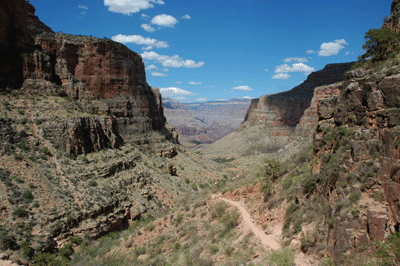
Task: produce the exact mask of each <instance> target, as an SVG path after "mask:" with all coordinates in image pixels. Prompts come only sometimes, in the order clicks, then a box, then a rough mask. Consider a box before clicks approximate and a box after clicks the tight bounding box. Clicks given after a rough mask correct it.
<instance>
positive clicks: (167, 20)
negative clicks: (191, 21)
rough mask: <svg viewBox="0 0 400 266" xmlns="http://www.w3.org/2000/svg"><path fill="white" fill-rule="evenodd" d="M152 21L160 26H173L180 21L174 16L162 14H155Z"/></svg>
mask: <svg viewBox="0 0 400 266" xmlns="http://www.w3.org/2000/svg"><path fill="white" fill-rule="evenodd" d="M151 23H153V24H155V25H157V26H160V27H169V28H173V27H174V26H175V24H176V23H178V20H177V19H176V18H174V17H173V16H170V15H166V14H162V15H158V16H155V17H154V18H153V19H152V20H151Z"/></svg>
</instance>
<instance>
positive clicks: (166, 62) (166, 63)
mask: <svg viewBox="0 0 400 266" xmlns="http://www.w3.org/2000/svg"><path fill="white" fill-rule="evenodd" d="M142 58H143V59H145V60H150V61H157V62H159V63H161V64H162V65H163V67H174V68H179V67H186V68H198V67H201V66H203V65H204V64H205V63H204V62H198V63H196V62H195V61H193V60H184V59H182V58H180V57H179V56H178V55H173V56H168V55H160V54H157V53H156V52H153V51H151V52H144V53H143V54H142Z"/></svg>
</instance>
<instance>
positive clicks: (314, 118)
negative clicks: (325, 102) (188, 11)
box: [294, 82, 342, 138]
mask: <svg viewBox="0 0 400 266" xmlns="http://www.w3.org/2000/svg"><path fill="white" fill-rule="evenodd" d="M340 86H342V82H339V83H334V84H331V85H326V86H321V87H317V88H315V89H314V96H313V98H312V100H311V104H310V107H308V108H307V109H306V110H305V111H304V114H303V116H302V117H301V118H300V122H299V123H298V124H297V125H296V128H295V130H294V135H296V136H302V137H306V138H312V137H313V134H314V132H315V130H316V128H317V125H318V103H319V100H320V99H323V98H327V99H329V98H332V97H337V95H339V92H340Z"/></svg>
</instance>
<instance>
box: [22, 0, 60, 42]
mask: <svg viewBox="0 0 400 266" xmlns="http://www.w3.org/2000/svg"><path fill="white" fill-rule="evenodd" d="M26 6H27V9H28V23H29V25H28V28H29V34H30V36H31V37H32V38H33V39H35V37H36V35H38V34H40V33H43V32H50V33H54V31H53V30H52V29H51V28H50V27H49V26H47V25H46V24H44V23H43V22H42V21H41V20H40V19H39V18H38V16H36V15H35V12H36V8H35V7H34V6H33V5H31V4H30V3H29V2H26Z"/></svg>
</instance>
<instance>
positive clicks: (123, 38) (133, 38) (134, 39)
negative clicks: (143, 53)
mask: <svg viewBox="0 0 400 266" xmlns="http://www.w3.org/2000/svg"><path fill="white" fill-rule="evenodd" d="M111 39H112V40H113V41H116V42H120V43H123V44H125V43H135V44H137V45H147V46H148V47H146V48H145V49H146V50H149V49H152V47H153V46H155V47H157V48H168V47H169V45H168V43H167V42H164V41H157V40H156V39H150V38H145V37H143V36H140V35H122V34H118V35H116V36H113V37H111Z"/></svg>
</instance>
